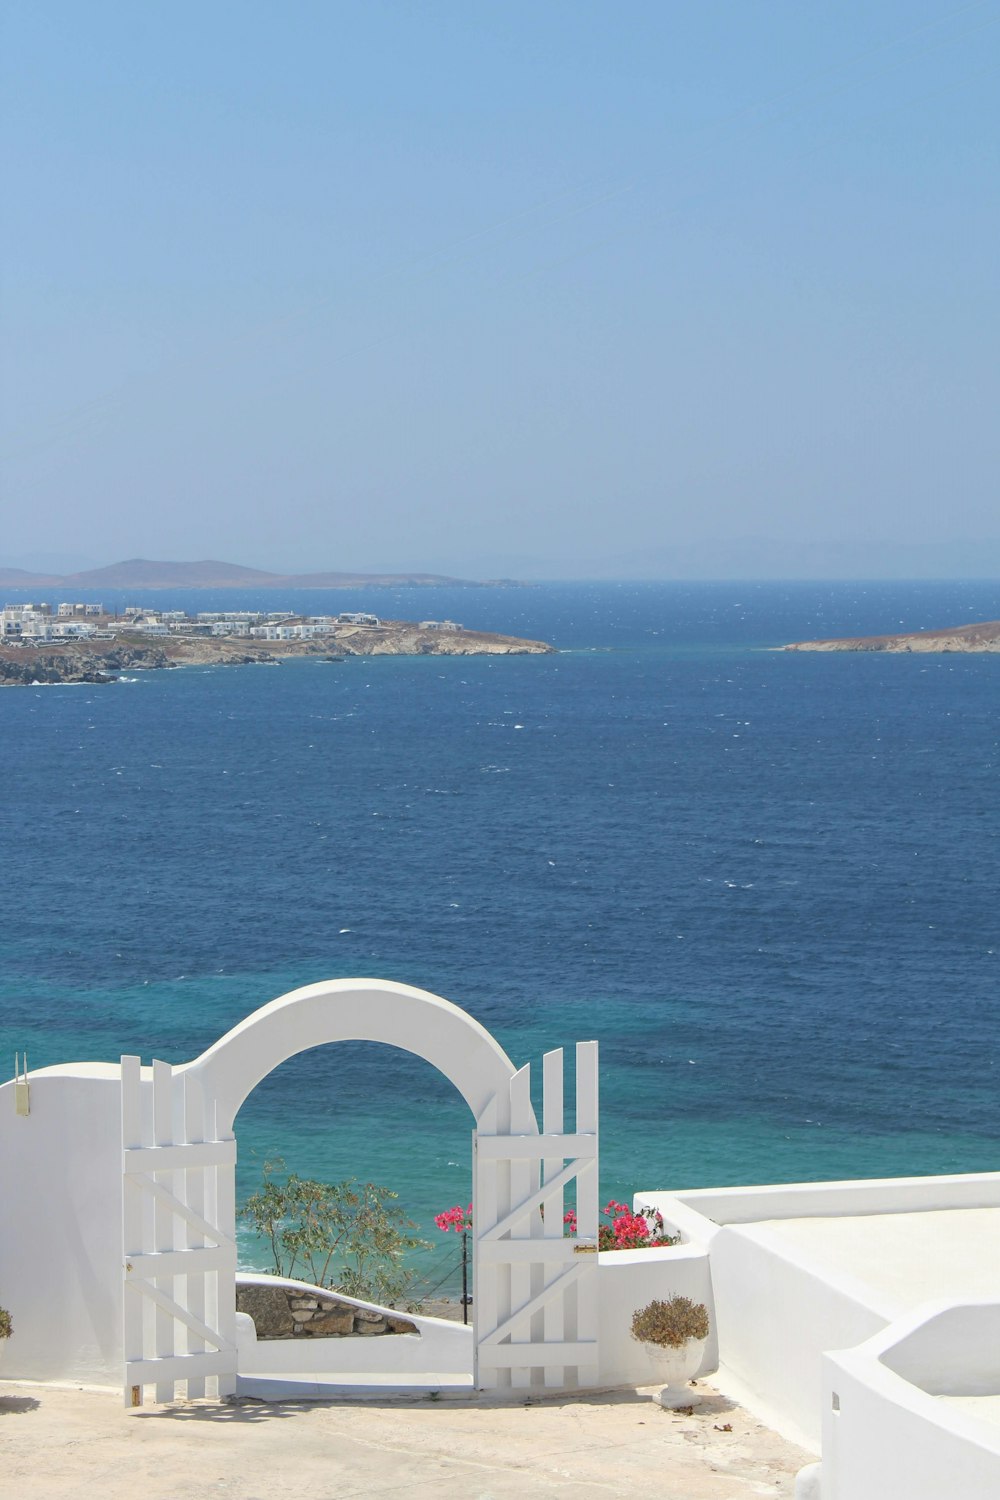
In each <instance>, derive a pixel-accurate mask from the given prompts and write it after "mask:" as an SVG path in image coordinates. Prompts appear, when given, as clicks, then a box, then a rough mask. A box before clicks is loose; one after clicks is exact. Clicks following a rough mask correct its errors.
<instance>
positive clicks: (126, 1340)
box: [122, 1057, 145, 1406]
mask: <svg viewBox="0 0 1000 1500" xmlns="http://www.w3.org/2000/svg"><path fill="white" fill-rule="evenodd" d="M141 1070H142V1064H141V1061H140V1059H139V1058H138V1057H123V1058H122V1142H123V1145H124V1146H125V1148H126V1149H127V1148H128V1147H130V1146H141V1145H142V1112H141V1100H140V1089H141V1077H142V1071H141ZM142 1246H143V1240H142V1192H141V1190H140V1188H139V1185H138V1183H136V1182H134V1181H130V1180H129V1178H128V1177H127V1176H124V1177H123V1180H122V1261H123V1264H124V1267H125V1268H126V1274H125V1275H124V1276H123V1284H122V1352H123V1354H124V1356H125V1364H126V1368H127V1367H128V1365H129V1364H130V1362H132V1361H134V1360H136V1359H139V1358H141V1356H142V1353H143V1337H142V1326H143V1318H144V1316H145V1311H144V1308H143V1300H142V1294H141V1292H140V1291H139V1288H138V1287H137V1286H134V1285H131V1284H130V1283H129V1280H128V1275H127V1267H128V1260H129V1256H130V1255H131V1254H133V1253H138V1252H139V1251H141V1250H142ZM134 1383H135V1384H137V1385H139V1386H140V1390H141V1385H142V1382H141V1381H136V1382H134ZM132 1385H133V1382H132V1381H130V1380H129V1379H128V1378H127V1377H126V1381H125V1391H124V1398H125V1405H126V1406H131V1405H132V1404H133V1392H132Z"/></svg>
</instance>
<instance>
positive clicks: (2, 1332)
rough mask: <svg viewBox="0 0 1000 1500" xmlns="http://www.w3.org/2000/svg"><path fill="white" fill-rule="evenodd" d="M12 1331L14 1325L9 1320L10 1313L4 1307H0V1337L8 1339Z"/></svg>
mask: <svg viewBox="0 0 1000 1500" xmlns="http://www.w3.org/2000/svg"><path fill="white" fill-rule="evenodd" d="M13 1332H14V1325H13V1323H12V1322H11V1320H10V1313H9V1312H8V1311H7V1309H6V1308H5V1307H0V1339H9V1338H10V1336H11V1334H12V1333H13Z"/></svg>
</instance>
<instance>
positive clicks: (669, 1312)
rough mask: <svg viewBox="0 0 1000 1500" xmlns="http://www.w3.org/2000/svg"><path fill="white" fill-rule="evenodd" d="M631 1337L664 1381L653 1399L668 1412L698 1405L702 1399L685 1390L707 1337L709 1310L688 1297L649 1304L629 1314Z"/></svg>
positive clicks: (698, 1361)
mask: <svg viewBox="0 0 1000 1500" xmlns="http://www.w3.org/2000/svg"><path fill="white" fill-rule="evenodd" d="M632 1337H633V1338H634V1339H635V1340H637V1342H638V1343H640V1344H644V1345H645V1346H646V1348H647V1349H648V1350H649V1352H650V1355H651V1356H652V1360H653V1365H654V1371H655V1376H654V1378H656V1379H658V1380H662V1381H663V1382H664V1385H663V1389H662V1390H661V1391H658V1392H657V1394H656V1396H655V1397H654V1399H655V1400H656V1401H658V1402H659V1403H660V1405H661V1406H665V1407H667V1408H668V1409H669V1410H672V1411H673V1410H676V1408H677V1407H679V1406H697V1404H698V1402H699V1401H700V1400H701V1397H700V1396H698V1395H696V1394H695V1392H694V1391H691V1390H689V1389H688V1386H687V1382H688V1381H689V1380H690V1379H691V1377H692V1376H693V1375H694V1374H695V1373H696V1372H697V1370H698V1367H699V1365H700V1364H701V1360H702V1355H703V1354H704V1352H705V1342H706V1340H707V1338H708V1308H707V1307H706V1306H705V1304H704V1302H692V1301H691V1299H690V1297H681V1296H674V1297H670V1298H668V1299H667V1301H666V1302H659V1301H657V1302H648V1303H647V1304H646V1306H645V1307H640V1308H637V1310H636V1311H635V1312H634V1313H633V1314H632Z"/></svg>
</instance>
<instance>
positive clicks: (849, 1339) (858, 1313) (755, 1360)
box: [635, 1172, 1000, 1500]
mask: <svg viewBox="0 0 1000 1500" xmlns="http://www.w3.org/2000/svg"><path fill="white" fill-rule="evenodd" d="M635 1202H636V1203H637V1204H638V1203H648V1204H650V1205H651V1206H652V1207H655V1208H656V1209H658V1210H659V1212H660V1213H661V1214H662V1215H663V1218H664V1222H665V1224H666V1225H667V1226H668V1227H672V1228H675V1229H678V1230H680V1231H681V1233H682V1234H683V1235H684V1237H685V1238H686V1239H689V1240H690V1241H691V1242H692V1243H696V1244H701V1245H704V1246H707V1247H708V1252H709V1258H710V1266H711V1283H712V1291H713V1296H714V1305H715V1313H716V1318H715V1321H716V1324H717V1336H718V1345H719V1353H718V1360H719V1363H720V1365H721V1366H722V1369H723V1371H724V1372H725V1373H726V1374H727V1375H732V1376H733V1377H734V1380H733V1385H732V1390H733V1394H735V1395H737V1396H738V1398H739V1399H740V1400H742V1401H745V1402H746V1403H747V1404H748V1405H750V1406H751V1407H752V1408H753V1410H755V1411H756V1412H757V1413H758V1414H759V1415H760V1416H761V1417H762V1419H763V1420H765V1421H766V1422H767V1423H768V1424H769V1425H770V1426H773V1427H775V1428H776V1429H777V1430H778V1431H780V1432H781V1433H783V1434H784V1435H785V1436H786V1437H788V1438H790V1439H792V1440H793V1441H795V1442H798V1443H799V1444H800V1445H801V1446H802V1447H804V1448H806V1449H808V1450H810V1451H812V1452H817V1453H818V1452H819V1450H820V1445H821V1442H822V1431H823V1414H824V1398H823V1357H824V1354H825V1353H826V1351H828V1350H837V1349H850V1348H852V1347H853V1346H854V1345H856V1344H859V1343H861V1342H862V1341H864V1340H867V1339H869V1338H871V1337H872V1336H873V1335H875V1334H877V1333H878V1332H879V1331H880V1330H881V1329H884V1328H885V1327H886V1325H887V1323H888V1322H889V1320H890V1317H891V1311H890V1310H887V1309H883V1308H880V1307H879V1306H878V1305H877V1302H876V1298H875V1294H873V1293H872V1292H871V1291H870V1290H869V1289H868V1288H866V1287H864V1286H863V1285H862V1284H860V1283H856V1282H854V1281H852V1280H851V1279H850V1278H848V1277H837V1276H836V1275H834V1274H833V1273H831V1272H830V1271H829V1270H828V1269H825V1268H822V1267H816V1266H813V1265H812V1264H810V1262H809V1259H808V1256H807V1255H806V1254H805V1253H802V1252H796V1250H795V1249H794V1248H793V1247H791V1246H788V1245H782V1246H780V1247H778V1246H776V1245H774V1244H773V1243H767V1241H766V1232H762V1233H761V1236H760V1239H759V1240H758V1239H757V1238H756V1233H757V1231H756V1228H755V1226H756V1225H757V1224H758V1223H759V1222H760V1221H762V1220H768V1219H793V1218H794V1219H797V1218H811V1217H840V1216H851V1215H856V1214H885V1213H908V1212H915V1211H920V1210H924V1211H933V1210H941V1209H956V1208H984V1207H992V1206H995V1205H997V1204H1000V1173H997V1172H979V1173H966V1174H961V1175H953V1176H949V1177H913V1178H879V1179H871V1180H861V1181H848V1182H820V1183H789V1184H779V1185H773V1186H765V1187H746V1188H719V1189H693V1190H691V1191H684V1192H679V1193H668V1192H654V1191H648V1192H642V1193H637V1194H636V1195H635ZM998 1493H1000V1492H998ZM824 1500H826V1497H825V1495H824ZM994 1500H995V1497H994Z"/></svg>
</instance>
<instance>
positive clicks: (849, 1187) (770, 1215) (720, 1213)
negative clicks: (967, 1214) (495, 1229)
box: [635, 1172, 1000, 1238]
mask: <svg viewBox="0 0 1000 1500" xmlns="http://www.w3.org/2000/svg"><path fill="white" fill-rule="evenodd" d="M635 1202H636V1203H648V1204H650V1205H651V1206H652V1207H653V1208H656V1209H659V1211H660V1213H661V1214H662V1215H663V1217H664V1220H665V1221H666V1222H667V1223H676V1224H677V1225H678V1227H679V1228H683V1229H685V1231H686V1232H689V1233H692V1234H693V1235H694V1236H695V1237H696V1238H703V1237H704V1236H705V1234H708V1235H709V1236H710V1235H711V1233H712V1230H713V1229H714V1228H716V1227H718V1226H720V1225H723V1224H754V1223H759V1222H760V1220H762V1219H807V1218H808V1219H811V1218H822V1217H823V1216H825V1215H835V1216H837V1217H843V1216H845V1215H848V1214H893V1213H913V1212H915V1211H919V1210H923V1211H925V1212H929V1211H931V1210H934V1209H947V1208H995V1207H997V1206H1000V1172H965V1173H961V1174H954V1175H952V1176H948V1177H871V1178H861V1179H857V1180H850V1181H846V1182H787V1183H778V1184H774V1185H770V1186H761V1187H735V1188H691V1189H684V1190H681V1191H678V1192H662V1191H657V1192H645V1193H637V1194H636V1195H635Z"/></svg>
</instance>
